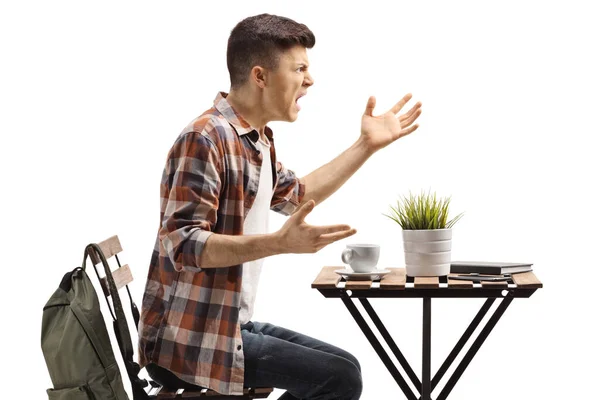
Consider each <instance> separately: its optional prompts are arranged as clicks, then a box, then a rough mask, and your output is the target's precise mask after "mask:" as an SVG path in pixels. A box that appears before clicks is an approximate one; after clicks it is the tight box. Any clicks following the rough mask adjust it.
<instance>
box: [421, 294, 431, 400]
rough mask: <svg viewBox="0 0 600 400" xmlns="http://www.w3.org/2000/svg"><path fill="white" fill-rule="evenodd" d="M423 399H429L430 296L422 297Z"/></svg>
mask: <svg viewBox="0 0 600 400" xmlns="http://www.w3.org/2000/svg"><path fill="white" fill-rule="evenodd" d="M422 366H423V369H422V372H423V373H422V375H421V382H422V383H423V389H422V391H421V396H422V399H423V400H431V297H423V365H422Z"/></svg>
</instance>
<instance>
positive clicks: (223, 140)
mask: <svg viewBox="0 0 600 400" xmlns="http://www.w3.org/2000/svg"><path fill="white" fill-rule="evenodd" d="M314 44H315V37H314V35H313V33H312V32H311V31H310V30H309V29H308V28H307V27H306V26H305V25H303V24H299V23H297V22H295V21H293V20H291V19H288V18H284V17H279V16H274V15H269V14H261V15H257V16H254V17H250V18H246V19H244V20H243V21H241V22H240V23H238V24H237V25H236V26H235V28H234V29H233V30H232V32H231V35H230V37H229V41H228V44H227V67H228V69H229V74H230V80H231V87H230V90H229V93H224V92H220V93H219V94H217V96H216V98H215V100H214V105H213V107H212V108H210V109H209V110H207V111H205V112H204V113H203V114H202V115H200V116H199V117H198V118H196V119H195V120H193V121H192V122H191V123H190V124H189V125H188V126H187V127H186V128H185V129H184V130H183V131H182V132H181V134H180V135H179V136H178V138H177V139H176V140H175V143H174V144H173V146H172V148H171V150H170V152H169V154H168V157H167V161H166V165H165V169H164V173H163V176H162V181H161V186H160V192H161V210H160V226H159V229H158V234H157V238H156V242H155V245H154V251H153V253H152V258H151V262H150V270H149V273H148V280H147V283H146V287H145V292H144V299H143V304H142V316H141V321H140V326H139V334H140V340H139V357H140V364H141V366H142V367H143V366H146V368H147V370H148V373H149V374H150V376H151V377H152V378H153V379H154V380H156V381H157V382H159V383H161V384H163V386H165V387H168V388H186V389H194V388H198V387H205V388H210V389H212V390H214V391H216V392H219V393H223V394H232V395H241V394H242V393H243V388H244V387H275V388H282V389H285V390H286V392H285V394H284V395H283V396H282V397H280V399H347V400H350V399H358V398H359V397H360V394H361V392H362V377H361V369H360V364H359V362H358V360H357V359H356V358H355V357H354V356H353V355H352V354H350V353H348V352H347V351H345V350H342V349H340V348H338V347H335V346H332V345H330V344H327V343H324V342H322V341H319V340H317V339H314V338H311V337H309V336H306V335H302V334H300V333H297V332H294V331H291V330H289V329H285V328H282V327H279V326H275V325H273V324H269V323H264V322H256V321H252V320H251V319H252V312H253V305H254V299H255V295H256V289H257V286H258V279H259V276H260V271H261V265H262V262H263V260H264V258H265V257H269V256H272V255H276V254H283V253H314V252H317V251H319V250H320V249H322V248H323V247H325V246H327V245H329V244H331V243H333V242H335V241H338V240H340V239H344V238H347V237H349V236H351V235H353V234H354V233H356V230H355V229H352V228H351V227H349V226H347V225H331V226H311V225H308V224H307V223H306V222H305V221H304V218H305V217H306V216H307V215H308V214H309V213H310V212H311V210H312V209H313V208H314V207H315V206H316V205H317V204H319V203H321V202H323V201H324V200H325V199H327V198H328V197H329V196H331V194H332V193H334V192H335V191H337V190H338V189H339V188H340V187H341V186H342V185H343V184H344V183H345V182H346V181H347V180H348V178H350V176H352V175H353V174H354V173H355V172H356V171H357V170H358V169H359V168H360V167H361V166H362V165H363V164H364V162H365V161H366V160H367V159H368V158H369V157H370V156H371V155H372V154H374V153H375V152H377V151H378V150H379V149H381V148H383V147H385V146H387V145H389V144H390V143H392V142H394V141H395V140H397V139H399V138H400V137H402V136H405V135H408V134H409V133H411V132H413V131H414V130H415V129H417V127H418V125H416V124H414V125H413V123H414V121H415V120H416V119H417V117H418V116H419V115H420V113H421V110H420V107H421V104H420V103H417V104H416V105H415V106H414V107H413V108H412V109H411V110H410V111H408V112H407V113H405V114H402V115H399V116H397V115H396V114H398V113H399V112H400V110H401V109H402V107H403V106H404V105H405V104H406V103H407V102H408V101H409V100H410V98H411V95H410V94H409V95H406V96H404V98H402V100H400V101H399V102H398V103H397V104H396V105H394V106H393V107H392V108H391V109H390V110H389V111H388V112H386V113H385V114H383V115H379V116H374V115H373V109H374V108H375V98H374V97H370V98H369V99H368V101H367V106H366V110H365V113H364V115H363V117H362V122H361V127H360V128H361V129H360V136H359V137H358V138H357V140H356V142H355V143H354V144H353V145H352V146H351V147H350V148H348V149H347V150H345V151H344V152H343V153H342V154H340V155H339V156H338V157H337V158H335V159H334V160H332V161H331V162H329V163H328V164H326V165H323V166H322V167H320V168H319V169H317V170H315V171H314V172H312V173H310V174H308V175H307V176H305V177H302V178H298V177H296V175H295V174H294V172H293V171H292V170H289V169H286V168H285V167H284V166H283V164H282V163H281V162H279V161H278V160H277V156H276V152H275V144H274V135H273V132H272V130H271V129H270V128H269V127H268V126H267V124H268V123H269V122H270V121H289V122H293V121H295V120H296V119H297V118H298V113H299V111H300V105H299V104H298V99H300V98H301V97H302V96H305V95H306V94H307V93H308V89H309V88H310V87H311V86H312V85H313V84H314V81H313V78H312V76H311V75H310V73H309V72H308V68H309V62H308V57H307V53H306V49H310V48H312V47H313V46H314ZM269 210H273V211H276V212H279V213H281V214H284V215H286V216H290V217H289V218H288V219H287V221H286V222H285V224H284V225H283V226H282V227H281V229H280V230H279V231H277V232H274V233H269V232H268V213H269Z"/></svg>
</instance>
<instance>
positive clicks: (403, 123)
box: [400, 110, 421, 128]
mask: <svg viewBox="0 0 600 400" xmlns="http://www.w3.org/2000/svg"><path fill="white" fill-rule="evenodd" d="M419 115H421V110H418V111H417V112H416V113H414V114H413V115H412V116H410V118H408V119H405V120H404V121H402V120H400V126H401V127H402V128H406V127H407V126H410V125H412V123H413V122H415V120H416V119H417V118H419Z"/></svg>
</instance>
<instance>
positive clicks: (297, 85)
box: [264, 46, 314, 122]
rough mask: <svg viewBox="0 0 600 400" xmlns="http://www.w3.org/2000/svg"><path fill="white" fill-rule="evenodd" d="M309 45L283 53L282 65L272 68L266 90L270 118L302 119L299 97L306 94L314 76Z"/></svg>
mask: <svg viewBox="0 0 600 400" xmlns="http://www.w3.org/2000/svg"><path fill="white" fill-rule="evenodd" d="M308 66H309V64H308V56H307V54H306V48H304V47H303V46H295V47H292V48H291V49H289V50H287V51H285V52H283V53H282V54H281V55H280V58H279V66H278V68H277V69H276V70H274V71H270V72H269V74H268V78H267V85H266V86H265V90H264V95H265V98H264V102H265V108H266V110H268V113H269V116H268V117H269V118H268V119H269V120H270V121H288V122H293V121H295V120H296V118H298V111H300V106H299V105H298V103H297V100H298V98H299V97H301V96H304V95H305V94H306V91H307V89H308V88H309V87H310V86H312V84H313V83H314V82H313V79H312V77H311V76H310V74H309V72H308Z"/></svg>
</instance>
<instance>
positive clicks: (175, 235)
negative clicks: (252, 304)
mask: <svg viewBox="0 0 600 400" xmlns="http://www.w3.org/2000/svg"><path fill="white" fill-rule="evenodd" d="M226 97H227V93H223V92H220V93H219V94H218V95H217V97H216V99H215V101H214V106H213V107H212V108H211V109H209V110H207V111H206V112H204V113H203V114H202V115H201V116H199V117H198V118H196V119H195V120H194V121H192V122H191V123H190V124H189V125H188V126H187V127H186V128H185V129H184V130H183V132H181V134H180V135H179V137H178V138H177V139H176V140H175V143H174V144H173V147H172V148H171V150H170V152H169V155H168V158H167V162H166V165H165V169H164V172H163V176H162V181H161V185H160V195H161V207H160V227H159V229H158V234H157V237H156V242H155V245H154V251H153V253H152V258H151V261H150V271H149V273H148V280H147V282H146V287H145V290H144V298H143V302H142V313H141V320H140V324H139V336H140V338H139V349H138V351H139V361H140V365H141V366H142V367H143V366H145V365H147V364H148V363H150V362H153V363H156V364H158V365H160V366H162V367H163V368H167V369H168V370H170V371H171V372H173V373H174V374H175V375H176V376H177V377H179V378H180V379H182V380H184V381H187V382H190V383H193V384H195V385H199V386H202V387H206V388H210V389H212V390H214V391H216V392H219V393H223V394H230V395H241V394H242V393H243V387H244V386H243V385H244V353H243V349H242V336H241V331H240V325H239V323H238V314H239V310H240V299H241V286H242V265H241V264H240V265H233V266H231V267H226V268H207V269H202V266H201V265H200V254H201V252H202V249H203V248H204V244H205V243H206V240H207V239H208V237H209V236H210V235H212V234H213V233H215V232H216V233H220V234H226V235H242V234H243V233H244V232H243V227H244V220H245V218H246V215H247V214H248V211H249V210H250V208H251V207H252V203H253V202H254V199H255V198H256V193H257V190H258V179H259V176H260V168H261V163H262V154H261V153H260V150H259V149H258V147H257V146H256V145H255V142H256V140H257V139H258V132H257V131H256V130H255V129H254V128H252V127H251V126H250V124H249V123H248V122H246V121H245V120H244V119H243V118H242V116H241V115H239V114H238V113H237V112H236V111H235V110H234V109H233V108H232V107H231V106H230V105H229V103H228V102H227V100H226ZM265 134H266V136H267V138H268V139H269V141H270V143H271V148H270V153H271V170H272V173H273V186H274V187H273V196H272V199H271V209H272V210H274V211H277V212H279V213H281V214H284V215H290V214H291V213H292V212H293V211H294V210H295V208H296V207H297V206H298V205H299V203H300V201H301V200H302V197H303V196H304V185H303V184H302V183H300V180H299V179H298V178H297V177H296V175H295V174H294V172H293V171H291V170H287V169H286V168H284V166H283V165H282V164H281V163H280V162H278V161H277V159H276V157H275V146H274V144H273V132H272V131H271V129H270V128H268V127H266V128H265Z"/></svg>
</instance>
